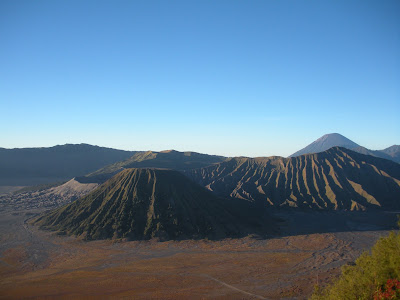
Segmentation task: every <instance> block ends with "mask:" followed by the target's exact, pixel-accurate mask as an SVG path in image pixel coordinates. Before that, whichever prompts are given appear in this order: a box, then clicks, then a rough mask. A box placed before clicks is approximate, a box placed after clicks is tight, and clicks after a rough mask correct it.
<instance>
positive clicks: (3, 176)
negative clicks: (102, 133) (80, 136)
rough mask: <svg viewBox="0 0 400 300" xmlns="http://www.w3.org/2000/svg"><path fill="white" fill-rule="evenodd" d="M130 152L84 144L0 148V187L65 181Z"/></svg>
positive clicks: (122, 158) (121, 158) (113, 161)
mask: <svg viewBox="0 0 400 300" xmlns="http://www.w3.org/2000/svg"><path fill="white" fill-rule="evenodd" d="M134 153H135V152H132V151H123V150H116V149H110V148H104V147H98V146H91V145H87V144H79V145H72V144H67V145H62V146H54V147H50V148H20V149H4V148H0V185H35V184H43V183H50V182H55V181H64V180H69V179H71V178H73V177H75V176H82V175H84V174H87V173H89V172H93V171H95V170H97V169H99V168H101V167H103V166H106V165H108V164H111V163H115V162H117V161H121V160H124V159H126V158H128V157H130V156H132V155H133V154H134Z"/></svg>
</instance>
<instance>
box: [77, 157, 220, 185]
mask: <svg viewBox="0 0 400 300" xmlns="http://www.w3.org/2000/svg"><path fill="white" fill-rule="evenodd" d="M224 160H226V157H223V156H216V155H207V154H201V153H196V152H179V151H175V150H167V151H162V152H153V151H147V152H137V153H135V154H134V155H133V156H132V157H130V158H128V159H126V160H124V161H121V162H117V163H115V164H111V165H109V166H106V167H104V168H101V169H100V170H97V171H95V172H93V173H90V174H88V175H86V176H83V177H79V178H78V181H80V182H95V183H102V182H105V181H106V180H108V179H110V178H111V177H112V176H114V175H115V174H117V173H118V172H120V171H121V170H123V169H127V168H160V169H173V170H188V169H195V168H202V167H205V166H209V165H212V164H215V163H219V162H222V161H224Z"/></svg>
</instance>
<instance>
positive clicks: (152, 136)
mask: <svg viewBox="0 0 400 300" xmlns="http://www.w3.org/2000/svg"><path fill="white" fill-rule="evenodd" d="M0 44H1V46H0V114H1V118H0V128H1V135H0V147H6V148H13V147H37V146H52V145H56V144H65V143H89V144H95V145H100V146H108V147H113V148H119V149H128V150H164V149H177V150H181V151H183V150H192V151H197V152H203V153H210V154H222V155H228V156H233V155H246V156H269V155H281V156H287V155H290V154H291V153H293V152H295V151H297V150H298V149H300V148H303V147H304V146H306V145H307V144H309V143H311V142H312V141H314V140H315V139H317V138H319V137H320V136H322V135H323V134H326V133H331V132H338V133H341V134H343V135H344V136H346V137H348V138H350V139H351V140H353V141H355V142H356V143H358V144H361V145H363V146H366V147H368V148H371V149H383V148H386V147H388V146H391V145H393V144H400V1H398V0H394V1H378V0H377V1H365V0H362V1H351V0H344V1H299V0H296V1H272V0H271V1H234V0H229V1H30V0H29V1H19V0H12V1H11V0H10V1H7V0H3V1H0Z"/></svg>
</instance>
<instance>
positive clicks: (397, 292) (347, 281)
mask: <svg viewBox="0 0 400 300" xmlns="http://www.w3.org/2000/svg"><path fill="white" fill-rule="evenodd" d="M399 223H400V222H399ZM399 225H400V224H399ZM399 284H400V233H399V232H397V233H395V232H392V233H390V235H389V236H388V237H385V238H381V239H380V240H379V241H378V242H377V243H376V244H375V245H374V247H373V248H372V250H371V253H368V252H365V253H363V254H362V255H361V256H360V257H359V258H358V259H357V260H356V263H355V265H354V266H350V265H346V266H343V267H342V275H341V277H340V278H339V279H338V280H337V281H336V282H334V283H333V284H332V285H330V286H328V287H327V288H325V289H321V288H319V287H316V289H315V291H314V294H313V296H312V297H311V299H314V300H319V299H321V300H329V299H332V300H337V299H349V300H350V299H360V300H362V299H400V286H399ZM396 285H397V287H396Z"/></svg>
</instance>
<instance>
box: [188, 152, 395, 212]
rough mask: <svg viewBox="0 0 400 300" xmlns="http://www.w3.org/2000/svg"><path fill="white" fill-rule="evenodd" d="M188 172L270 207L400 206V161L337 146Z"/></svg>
mask: <svg viewBox="0 0 400 300" xmlns="http://www.w3.org/2000/svg"><path fill="white" fill-rule="evenodd" d="M186 174H187V176H189V177H190V178H192V179H193V180H194V181H195V182H197V183H199V184H200V185H202V186H205V187H207V188H208V189H209V190H211V191H213V192H214V193H216V194H218V195H220V196H222V197H234V198H239V199H245V200H249V201H253V202H263V203H265V204H266V205H269V206H273V207H296V208H307V209H308V208H313V209H324V210H325V209H328V210H339V209H340V210H341V209H346V210H365V209H369V208H373V209H379V208H384V209H392V208H397V209H398V208H400V201H399V199H400V165H399V164H397V163H395V162H392V161H389V160H385V159H380V158H376V157H372V156H368V155H362V154H359V153H356V152H354V151H351V150H348V149H345V148H339V147H334V148H331V149H329V150H327V151H325V152H322V153H317V154H307V155H302V156H298V157H292V158H283V157H259V158H245V157H235V158H231V159H228V160H227V161H224V162H222V163H219V164H215V165H212V166H209V167H205V168H201V169H195V170H190V171H187V172H186Z"/></svg>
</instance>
